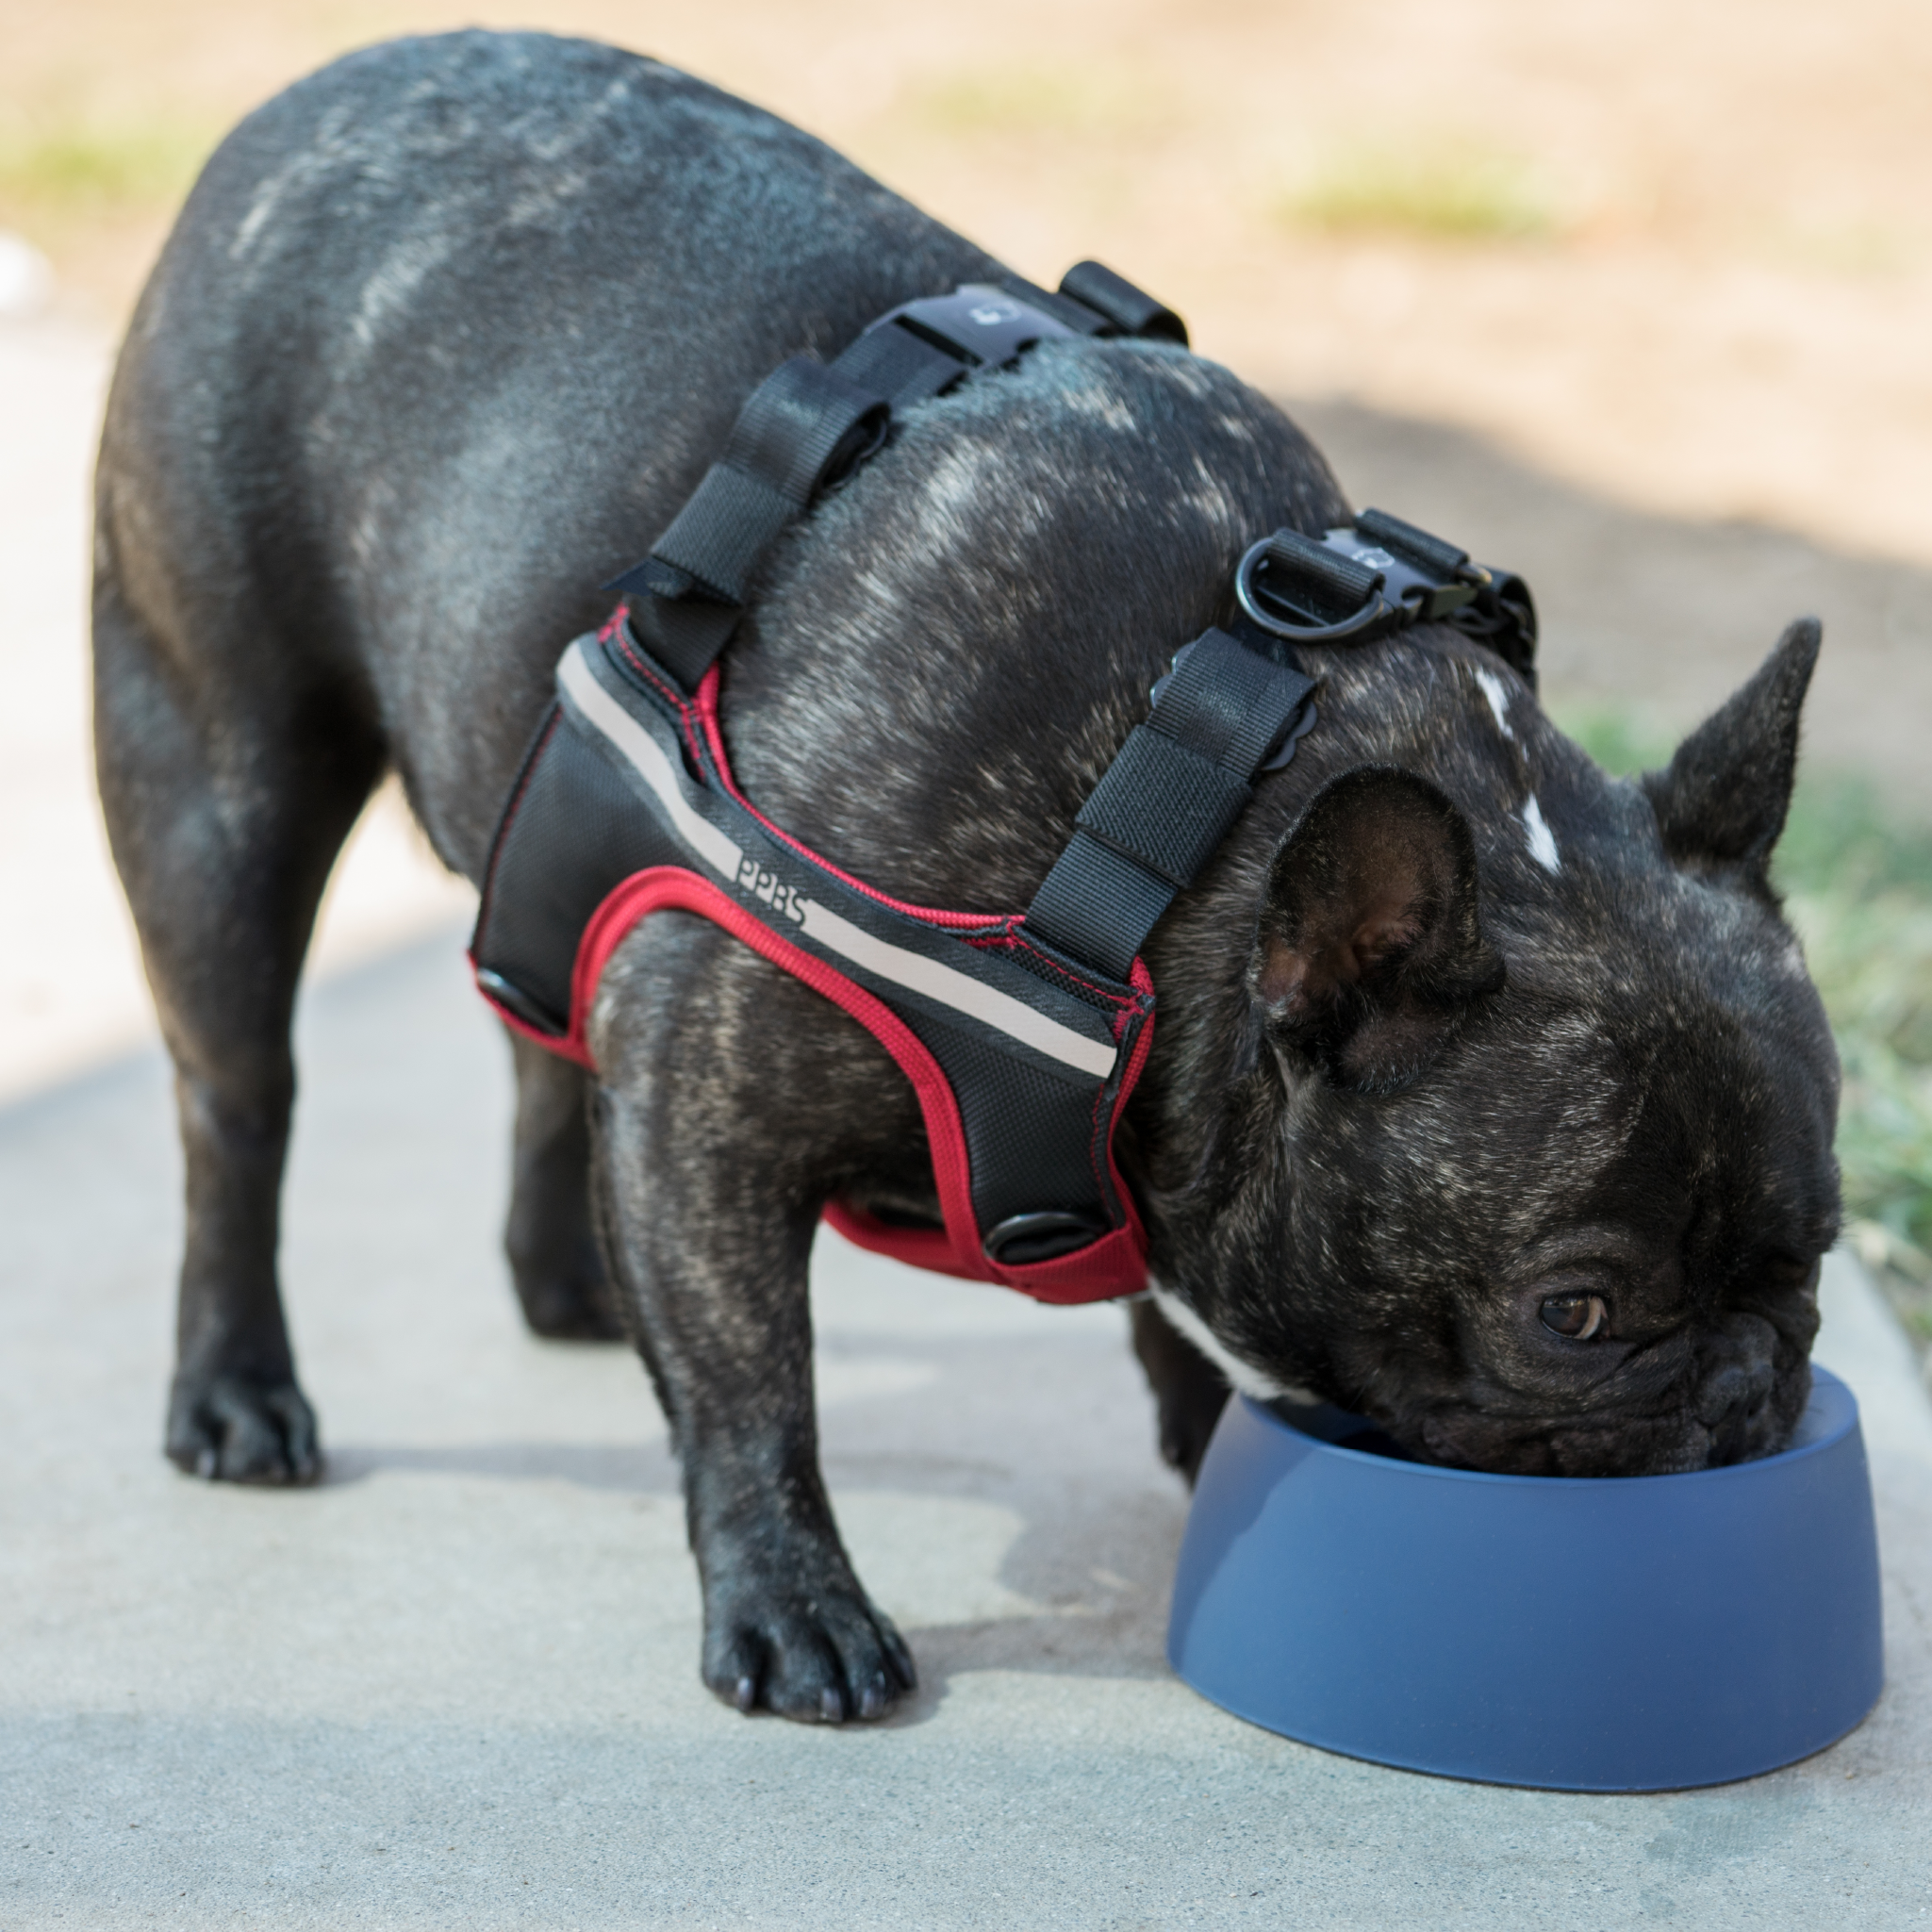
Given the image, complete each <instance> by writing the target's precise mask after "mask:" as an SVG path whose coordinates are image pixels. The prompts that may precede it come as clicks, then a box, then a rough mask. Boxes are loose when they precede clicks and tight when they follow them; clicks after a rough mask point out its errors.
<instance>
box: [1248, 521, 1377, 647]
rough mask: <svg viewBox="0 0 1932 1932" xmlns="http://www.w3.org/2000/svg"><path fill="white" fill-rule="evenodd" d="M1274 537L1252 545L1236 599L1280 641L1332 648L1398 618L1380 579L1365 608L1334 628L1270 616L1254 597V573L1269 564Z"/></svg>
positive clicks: (1264, 628) (1373, 588) (1327, 625)
mask: <svg viewBox="0 0 1932 1932" xmlns="http://www.w3.org/2000/svg"><path fill="white" fill-rule="evenodd" d="M1273 541H1274V538H1273V537H1263V538H1262V540H1261V541H1260V542H1259V543H1255V544H1250V545H1249V546H1248V550H1247V554H1246V555H1245V556H1244V557H1243V558H1242V559H1241V562H1240V564H1239V565H1238V566H1237V567H1236V569H1235V571H1234V595H1235V599H1236V601H1237V602H1238V603H1240V605H1241V607H1242V609H1243V610H1244V611H1246V612H1247V615H1248V616H1249V617H1250V618H1252V619H1254V621H1255V622H1256V623H1258V624H1259V625H1260V626H1261V627H1262V629H1263V630H1264V631H1272V632H1273V633H1274V634H1275V636H1278V637H1292V638H1294V639H1295V640H1296V643H1299V644H1333V643H1339V642H1341V641H1342V639H1344V638H1346V637H1356V636H1361V634H1362V632H1363V631H1366V630H1367V629H1368V628H1369V627H1370V626H1371V625H1373V624H1379V623H1382V622H1384V621H1386V620H1387V619H1390V618H1398V617H1399V616H1400V615H1401V613H1400V612H1399V611H1396V610H1395V609H1394V608H1393V607H1392V606H1391V605H1390V603H1389V602H1388V600H1387V599H1386V598H1385V597H1383V596H1382V594H1381V587H1380V586H1381V579H1380V578H1379V577H1378V578H1377V579H1376V583H1375V586H1374V587H1372V588H1371V589H1370V591H1369V593H1368V599H1367V602H1366V603H1363V604H1362V608H1361V609H1360V610H1358V611H1355V612H1354V613H1352V614H1351V615H1350V616H1348V617H1346V618H1344V619H1342V620H1341V621H1340V622H1339V623H1334V624H1295V623H1290V622H1288V621H1287V619H1283V618H1278V617H1273V616H1271V615H1270V614H1269V613H1268V612H1267V611H1265V610H1263V608H1262V606H1261V603H1260V600H1259V599H1258V598H1257V597H1256V596H1255V591H1254V573H1255V571H1256V570H1258V569H1259V568H1260V567H1261V565H1262V564H1263V562H1264V561H1265V560H1266V558H1267V553H1268V546H1269V545H1270V544H1271V543H1273Z"/></svg>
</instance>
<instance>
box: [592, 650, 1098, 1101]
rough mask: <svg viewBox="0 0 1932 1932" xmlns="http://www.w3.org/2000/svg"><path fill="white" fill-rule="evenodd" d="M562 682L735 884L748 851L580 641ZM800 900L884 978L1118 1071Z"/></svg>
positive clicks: (841, 946) (1005, 997) (816, 923)
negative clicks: (699, 804)
mask: <svg viewBox="0 0 1932 1932" xmlns="http://www.w3.org/2000/svg"><path fill="white" fill-rule="evenodd" d="M557 683H558V684H560V685H562V686H563V687H564V689H565V690H566V691H567V692H569V693H570V698H571V700H572V702H574V703H575V704H576V706H577V708H578V710H580V711H581V712H582V713H583V714H584V716H585V717H586V718H587V719H588V720H589V721H590V722H591V723H592V724H593V725H595V726H596V727H597V729H598V730H599V731H601V732H602V733H603V735H604V736H605V737H606V738H608V739H609V740H610V742H611V743H612V744H613V745H615V746H616V747H617V749H618V750H619V751H620V752H622V753H623V755H624V757H625V758H626V759H627V760H628V761H629V762H630V764H631V766H632V768H634V769H635V770H636V773H637V775H638V776H639V777H640V778H641V779H643V781H644V783H645V784H648V785H649V786H650V787H651V789H652V793H653V794H654V795H655V796H656V798H657V801H658V802H659V803H660V804H661V805H662V806H663V807H664V812H665V816H666V817H668V818H669V820H670V822H671V825H672V828H673V829H674V830H675V831H676V833H677V834H678V836H679V837H680V838H682V839H683V840H684V841H685V844H686V845H688V846H689V847H690V848H691V849H692V850H694V851H696V852H697V853H698V854H699V855H700V856H701V857H702V858H703V859H704V861H705V862H706V864H708V865H709V866H710V867H711V868H712V870H713V871H715V872H718V873H719V874H721V875H722V876H723V877H724V878H726V879H728V880H730V881H731V882H732V883H733V884H735V883H737V874H738V867H739V864H740V862H741V861H742V860H743V858H744V853H743V852H742V851H741V850H739V849H738V847H737V846H736V845H735V844H734V843H733V842H732V840H731V839H730V838H728V837H727V836H726V835H725V834H723V833H722V832H720V831H718V828H717V826H715V825H714V824H712V823H711V821H710V820H709V819H708V818H704V817H701V816H700V815H699V814H698V813H696V812H694V811H693V810H692V809H691V807H690V805H689V804H688V803H687V802H686V801H685V795H684V793H683V792H682V791H681V790H680V789H679V788H678V780H677V774H676V773H675V772H674V771H672V769H671V765H670V760H669V758H668V757H667V756H666V755H665V752H664V747H663V746H662V745H660V744H659V743H658V742H657V740H656V739H655V738H654V737H652V735H651V734H650V733H649V732H648V731H646V730H645V729H644V727H643V726H642V725H641V724H639V723H638V722H637V720H636V718H633V717H632V716H631V714H630V713H629V712H628V711H626V710H625V709H624V707H623V706H622V705H621V704H619V702H618V701H617V700H616V699H615V698H613V697H612V696H611V695H610V693H609V692H608V691H606V690H605V689H604V688H603V685H601V684H599V683H598V681H597V674H596V673H595V672H594V671H593V670H592V669H590V666H589V664H588V663H587V662H586V659H585V656H584V646H583V644H582V643H581V642H580V643H577V644H573V645H572V646H571V647H570V650H569V651H567V652H565V653H564V659H563V662H562V663H561V664H560V665H558V666H557ZM797 904H798V907H799V910H800V911H801V912H802V913H803V914H804V916H805V918H804V931H805V933H806V936H807V937H808V938H811V939H813V940H815V941H817V944H818V945H820V946H822V947H824V948H825V949H826V950H827V951H828V952H835V953H837V954H839V955H840V956H841V957H842V958H845V959H849V960H850V961H851V962H852V964H853V965H854V966H863V967H864V968H865V969H866V970H867V972H868V973H871V974H873V975H875V976H876V977H877V978H879V979H882V980H889V981H890V982H891V983H893V984H894V985H895V986H904V987H905V988H906V989H907V990H908V991H910V992H914V993H922V994H924V995H925V997H926V998H927V999H934V1000H937V1001H938V1002H939V1004H940V1005H942V1006H949V1007H951V1008H952V1009H953V1010H954V1011H955V1012H957V1013H964V1014H966V1015H967V1016H970V1017H971V1018H973V1019H976V1020H978V1021H979V1022H980V1023H981V1024H982V1025H983V1026H989V1027H991V1028H992V1029H993V1030H994V1031H995V1032H1001V1033H1004V1034H1005V1035H1006V1036H1007V1037H1008V1038H1009V1039H1013V1040H1017V1041H1019V1042H1020V1043H1021V1045H1022V1046H1027V1047H1031V1048H1032V1049H1033V1050H1034V1051H1035V1052H1037V1053H1044V1054H1046V1055H1047V1056H1048V1057H1049V1059H1052V1060H1058V1061H1059V1062H1061V1064H1062V1065H1066V1066H1071V1067H1074V1068H1076V1069H1077V1070H1078V1071H1080V1072H1082V1073H1085V1074H1091V1075H1092V1076H1093V1077H1094V1078H1095V1079H1097V1080H1104V1079H1106V1077H1107V1076H1108V1074H1110V1073H1112V1072H1113V1070H1114V1061H1115V1049H1114V1048H1113V1047H1111V1046H1102V1045H1101V1044H1100V1042H1099V1041H1098V1040H1090V1039H1088V1038H1087V1036H1086V1035H1085V1034H1084V1033H1080V1032H1075V1031H1074V1030H1073V1028H1071V1027H1066V1026H1062V1025H1061V1024H1060V1022H1059V1021H1058V1020H1057V1019H1049V1018H1048V1016H1046V1015H1045V1014H1044V1013H1035V1012H1034V1011H1033V1009H1032V1007H1031V1006H1029V1005H1027V1003H1026V1002H1025V1001H1024V1000H1022V999H1014V997H1013V996H1012V995H1011V994H1010V993H1002V992H1000V991H999V989H998V988H997V987H994V986H987V985H983V984H982V983H980V982H979V981H978V980H976V979H974V978H972V976H971V975H970V974H967V973H962V972H959V971H957V970H956V969H955V968H954V967H952V966H941V965H940V963H939V962H938V961H937V960H936V959H928V958H927V957H926V955H925V954H924V953H922V952H914V951H911V950H910V949H907V948H906V947H903V946H894V945H893V944H892V943H891V942H890V941H889V940H885V939H877V938H874V937H873V935H872V934H871V933H867V931H866V930H865V929H864V927H862V926H855V925H853V924H852V922H851V921H850V919H845V918H841V917H840V916H838V914H836V913H834V912H833V911H831V910H830V909H829V908H828V907H826V906H822V905H820V904H819V903H818V901H817V900H813V899H801V900H798V901H797Z"/></svg>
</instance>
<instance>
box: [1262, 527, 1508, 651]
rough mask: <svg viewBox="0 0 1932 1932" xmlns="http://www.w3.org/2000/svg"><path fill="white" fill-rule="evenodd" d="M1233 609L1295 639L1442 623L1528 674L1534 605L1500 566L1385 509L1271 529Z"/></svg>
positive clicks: (1334, 639)
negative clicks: (1310, 532) (1306, 526)
mask: <svg viewBox="0 0 1932 1932" xmlns="http://www.w3.org/2000/svg"><path fill="white" fill-rule="evenodd" d="M1234 595H1235V597H1236V599H1237V600H1238V602H1239V603H1240V605H1241V608H1242V609H1243V611H1245V612H1246V613H1247V616H1248V617H1249V618H1250V619H1252V620H1253V621H1254V622H1255V623H1257V624H1259V625H1260V626H1261V628H1262V629H1263V630H1264V631H1268V632H1271V633H1272V634H1273V635H1274V636H1278V637H1285V638H1287V639H1289V640H1290V641H1291V642H1293V643H1297V644H1342V643H1363V644H1365V643H1367V642H1369V641H1370V640H1371V639H1373V638H1377V637H1384V636H1388V635H1389V634H1390V633H1391V632H1394V631H1400V630H1406V629H1408V628H1409V626H1410V625H1412V624H1432V623H1450V624H1454V625H1455V626H1456V628H1457V629H1459V630H1461V631H1462V632H1464V633H1465V634H1466V635H1468V636H1471V637H1473V638H1475V639H1477V640H1478V642H1480V643H1483V644H1486V645H1488V646H1489V648H1490V649H1491V650H1493V651H1494V652H1495V653H1496V654H1497V655H1498V656H1499V657H1501V658H1502V659H1503V661H1504V662H1505V663H1506V664H1509V665H1510V666H1511V667H1512V668H1513V669H1516V670H1518V671H1520V672H1522V674H1523V675H1524V676H1525V677H1526V678H1533V676H1534V670H1533V665H1534V661H1535V653H1536V606H1535V604H1534V603H1532V602H1531V600H1530V596H1529V591H1528V587H1527V586H1526V585H1525V584H1524V583H1523V580H1522V579H1521V578H1520V577H1516V576H1513V575H1511V574H1510V573H1509V572H1508V571H1495V570H1487V569H1485V568H1484V567H1483V566H1482V565H1481V564H1478V563H1472V562H1471V561H1470V558H1469V553H1468V552H1467V551H1463V550H1458V549H1457V548H1456V547H1455V545H1453V544H1450V543H1445V542H1444V541H1443V539H1442V538H1441V537H1431V536H1430V535H1429V534H1428V531H1426V530H1419V529H1417V528H1416V526H1415V525H1414V524H1412V523H1405V522H1404V521H1403V520H1402V519H1401V518H1399V517H1392V516H1390V515H1389V514H1388V512H1387V511H1385V510H1364V511H1362V514H1361V515H1360V516H1359V517H1357V518H1356V520H1355V521H1354V522H1353V523H1352V524H1346V525H1343V526H1341V527H1339V528H1336V529H1332V530H1327V531H1324V532H1323V534H1322V537H1321V540H1320V541H1319V542H1317V541H1316V540H1315V539H1314V538H1313V537H1304V536H1303V535H1302V534H1301V533H1300V532H1299V531H1298V530H1278V531H1276V532H1275V534H1274V535H1273V536H1272V537H1263V539H1262V541H1261V542H1259V543H1257V544H1254V545H1252V546H1251V547H1250V548H1249V549H1248V551H1247V554H1246V555H1244V556H1243V557H1242V559H1241V563H1240V565H1239V567H1238V568H1237V569H1236V570H1235V573H1234Z"/></svg>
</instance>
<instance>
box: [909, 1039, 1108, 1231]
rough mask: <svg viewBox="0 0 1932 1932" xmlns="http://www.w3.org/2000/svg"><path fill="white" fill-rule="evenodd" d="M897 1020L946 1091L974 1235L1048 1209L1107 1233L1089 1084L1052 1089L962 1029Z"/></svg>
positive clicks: (1061, 1083)
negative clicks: (968, 1174)
mask: <svg viewBox="0 0 1932 1932" xmlns="http://www.w3.org/2000/svg"><path fill="white" fill-rule="evenodd" d="M900 1011H901V1013H902V1014H903V1016H904V1017H905V1018H906V1020H907V1022H908V1023H909V1024H910V1025H911V1026H912V1028H913V1031H914V1032H916V1033H917V1034H918V1036H919V1038H920V1039H921V1040H922V1041H924V1042H925V1044H926V1046H927V1048H928V1049H930V1050H931V1052H932V1054H933V1059H935V1060H936V1061H938V1063H939V1065H940V1066H941V1067H942V1068H943V1069H944V1071H945V1074H946V1077H947V1079H948V1080H949V1082H951V1083H952V1091H953V1096H954V1098H956V1099H957V1100H958V1102H959V1112H960V1119H961V1122H962V1124H963V1125H964V1126H965V1128H966V1149H967V1156H968V1160H969V1162H970V1164H971V1169H972V1192H973V1214H974V1217H975V1218H976V1219H977V1220H978V1222H979V1224H980V1227H981V1230H986V1229H988V1228H992V1227H996V1226H998V1224H999V1222H1001V1221H1003V1220H1005V1219H1007V1218H1008V1217H1009V1216H1010V1215H1013V1214H1032V1213H1035V1212H1038V1211H1041V1210H1049V1209H1052V1210H1059V1211H1060V1212H1062V1213H1066V1214H1090V1215H1091V1216H1092V1217H1093V1219H1094V1220H1095V1222H1096V1224H1097V1225H1098V1226H1101V1227H1105V1226H1107V1225H1109V1224H1110V1223H1111V1221H1112V1219H1113V1216H1112V1215H1111V1214H1110V1213H1109V1211H1108V1207H1107V1204H1106V1202H1105V1200H1104V1199H1103V1198H1102V1197H1101V1194H1100V1187H1099V1181H1098V1176H1097V1175H1096V1173H1095V1170H1094V1159H1093V1140H1094V1101H1095V1097H1096V1094H1097V1092H1098V1083H1093V1082H1084V1081H1079V1080H1078V1077H1077V1076H1076V1078H1075V1080H1072V1081H1068V1080H1061V1079H1058V1078H1056V1077H1055V1076H1054V1075H1052V1074H1050V1073H1046V1072H1043V1071H1040V1070H1039V1069H1037V1068H1035V1067H1033V1066H1032V1065H1028V1064H1026V1063H1025V1062H1023V1061H1020V1060H1018V1059H1016V1058H1015V1057H1014V1056H1013V1055H1011V1054H1008V1053H1003V1052H1001V1051H1000V1050H999V1049H998V1048H997V1047H991V1046H988V1045H986V1044H985V1042H984V1040H983V1038H982V1037H981V1036H980V1035H979V1034H977V1033H975V1032H968V1031H967V1030H966V1028H965V1027H955V1026H950V1025H949V1024H948V1023H947V1022H946V1021H944V1020H940V1019H934V1018H933V1017H931V1016H930V1015H928V1014H926V1013H923V1012H921V1013H916V1014H915V1013H913V1012H911V1011H909V1010H908V1009H906V1008H901V1009H900Z"/></svg>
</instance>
